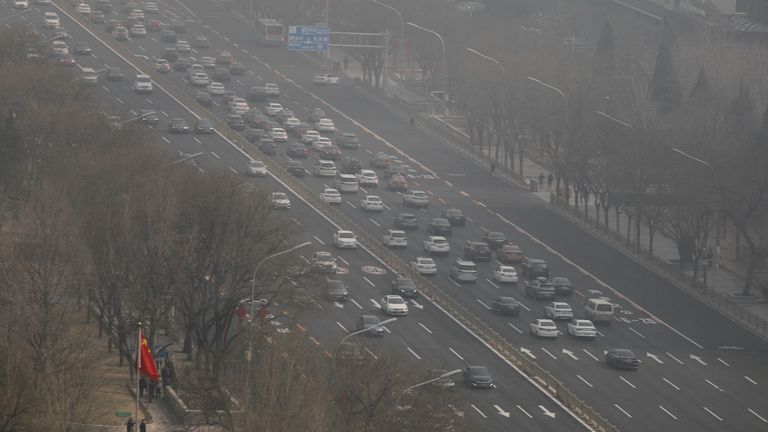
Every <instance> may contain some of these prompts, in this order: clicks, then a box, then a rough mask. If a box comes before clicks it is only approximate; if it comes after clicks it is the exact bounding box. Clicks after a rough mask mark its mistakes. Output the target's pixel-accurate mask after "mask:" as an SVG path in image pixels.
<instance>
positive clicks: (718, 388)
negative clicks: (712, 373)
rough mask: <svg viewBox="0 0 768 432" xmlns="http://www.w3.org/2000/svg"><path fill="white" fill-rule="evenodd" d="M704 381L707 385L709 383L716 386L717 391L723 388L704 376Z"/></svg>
mask: <svg viewBox="0 0 768 432" xmlns="http://www.w3.org/2000/svg"><path fill="white" fill-rule="evenodd" d="M704 381H706V382H707V383H708V384H709V385H711V386H712V387H714V388H716V389H717V391H723V389H721V388H720V387H718V386H717V384H715V383H713V382H712V381H710V380H708V379H706V378H705V379H704Z"/></svg>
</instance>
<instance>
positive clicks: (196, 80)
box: [189, 72, 224, 94]
mask: <svg viewBox="0 0 768 432" xmlns="http://www.w3.org/2000/svg"><path fill="white" fill-rule="evenodd" d="M189 82H190V84H192V85H193V86H198V87H205V86H207V85H211V88H214V87H218V86H213V85H212V84H213V83H212V82H211V80H210V79H209V78H208V74H207V73H205V72H197V73H196V74H194V75H192V77H190V78H189ZM216 84H219V85H221V83H216ZM221 88H222V90H221V91H222V92H223V91H224V90H223V89H224V86H223V85H221ZM217 90H218V89H217ZM209 93H211V94H214V93H213V92H212V91H209Z"/></svg>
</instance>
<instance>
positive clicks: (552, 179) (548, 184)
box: [547, 173, 555, 189]
mask: <svg viewBox="0 0 768 432" xmlns="http://www.w3.org/2000/svg"><path fill="white" fill-rule="evenodd" d="M554 181H555V176H553V175H552V173H549V175H548V176H547V187H548V188H550V189H552V183H553V182H554Z"/></svg>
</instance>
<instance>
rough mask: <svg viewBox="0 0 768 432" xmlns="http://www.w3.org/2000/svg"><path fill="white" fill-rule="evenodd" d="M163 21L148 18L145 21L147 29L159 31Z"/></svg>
mask: <svg viewBox="0 0 768 432" xmlns="http://www.w3.org/2000/svg"><path fill="white" fill-rule="evenodd" d="M162 25H163V23H161V22H160V20H156V19H153V20H149V21H147V31H151V32H159V31H160V29H161V28H162Z"/></svg>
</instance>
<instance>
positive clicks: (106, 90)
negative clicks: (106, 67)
mask: <svg viewBox="0 0 768 432" xmlns="http://www.w3.org/2000/svg"><path fill="white" fill-rule="evenodd" d="M101 88H103V89H104V91H105V92H107V93H109V89H108V88H107V87H106V86H101Z"/></svg>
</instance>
